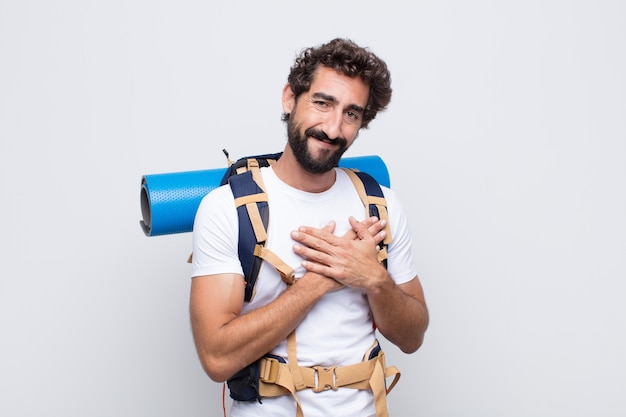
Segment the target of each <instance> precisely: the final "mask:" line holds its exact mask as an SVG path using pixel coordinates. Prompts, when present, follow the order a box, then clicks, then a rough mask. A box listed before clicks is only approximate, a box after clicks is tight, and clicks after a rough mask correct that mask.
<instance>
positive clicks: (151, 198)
mask: <svg viewBox="0 0 626 417" xmlns="http://www.w3.org/2000/svg"><path fill="white" fill-rule="evenodd" d="M339 166H341V167H345V168H353V169H357V170H359V171H364V172H367V173H368V174H370V175H372V176H373V177H374V178H376V180H377V181H378V182H379V183H380V184H382V185H384V186H387V187H389V186H390V181H389V172H388V171H387V166H386V165H385V162H384V161H383V160H382V158H380V157H379V156H376V155H368V156H357V157H349V158H342V159H341V161H340V162H339ZM225 173H226V168H219V169H207V170H201V171H186V172H172V173H164V174H150V175H144V176H143V177H142V179H141V194H140V203H141V214H142V220H140V221H139V223H140V224H141V228H142V229H143V231H144V233H145V234H146V236H159V235H167V234H174V233H186V232H190V231H191V230H192V229H193V222H194V218H195V216H196V211H197V210H198V205H200V201H201V200H202V198H203V197H204V196H205V195H206V194H208V193H209V192H210V191H211V190H212V189H214V188H216V187H219V185H220V182H221V180H222V177H223V176H224V174H225Z"/></svg>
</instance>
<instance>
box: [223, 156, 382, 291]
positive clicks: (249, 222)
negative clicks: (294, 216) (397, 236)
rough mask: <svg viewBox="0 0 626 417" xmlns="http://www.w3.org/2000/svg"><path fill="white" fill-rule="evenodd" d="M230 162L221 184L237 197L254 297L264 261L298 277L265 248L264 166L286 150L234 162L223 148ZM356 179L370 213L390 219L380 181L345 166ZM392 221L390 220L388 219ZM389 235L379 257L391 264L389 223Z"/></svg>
mask: <svg viewBox="0 0 626 417" xmlns="http://www.w3.org/2000/svg"><path fill="white" fill-rule="evenodd" d="M223 152H224V154H225V155H226V157H227V159H228V161H229V163H230V166H229V167H228V169H227V170H226V172H225V173H224V176H223V177H222V180H221V184H220V185H225V184H229V185H230V188H231V190H232V193H233V196H234V198H235V205H236V207H237V215H238V218H239V240H238V242H239V243H238V253H239V259H240V261H241V266H242V269H243V272H244V279H245V282H246V289H245V296H244V301H246V302H249V301H251V300H252V299H253V298H254V289H255V284H256V280H257V276H258V274H259V270H260V268H261V264H262V263H263V261H264V260H265V261H267V262H269V263H270V264H271V265H272V266H274V268H276V270H277V271H278V272H279V274H280V276H281V278H282V280H283V281H285V282H286V283H287V284H288V285H291V284H292V283H293V282H294V280H295V278H294V276H293V268H291V267H290V266H289V265H287V264H285V263H284V262H283V261H282V260H281V259H280V258H279V257H278V256H277V255H275V254H274V253H273V252H271V251H270V250H269V249H267V248H265V243H266V241H267V226H268V222H269V206H268V198H267V194H266V193H265V187H264V184H263V180H262V178H261V173H260V168H262V167H267V166H271V165H272V164H274V162H276V161H277V160H278V159H279V158H280V157H281V155H282V152H279V153H273V154H264V155H256V156H248V157H243V158H239V159H238V160H237V161H235V162H234V163H233V162H231V161H230V159H229V158H228V152H226V150H224V151H223ZM342 169H343V170H344V171H345V172H346V173H347V174H348V175H349V177H350V179H351V180H352V182H353V184H354V186H355V188H356V190H357V192H358V193H359V196H360V197H361V201H362V202H363V205H364V207H365V208H366V213H367V214H368V215H369V216H376V217H378V218H379V219H385V220H388V216H387V205H386V201H385V197H384V195H383V191H382V189H381V187H380V184H379V183H378V181H376V180H375V179H374V177H372V176H371V175H369V174H367V173H365V172H362V171H357V170H354V169H350V168H342ZM387 223H389V222H387ZM386 230H387V237H386V238H385V239H384V240H383V241H382V242H381V243H380V244H379V249H380V250H379V252H378V260H379V261H380V262H381V263H382V264H383V266H385V267H387V246H388V245H389V243H391V233H390V231H389V225H388V224H387V226H386Z"/></svg>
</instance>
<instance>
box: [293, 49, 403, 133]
mask: <svg viewBox="0 0 626 417" xmlns="http://www.w3.org/2000/svg"><path fill="white" fill-rule="evenodd" d="M321 65H323V66H325V67H328V68H332V69H335V70H337V71H338V72H340V73H341V74H343V75H347V76H348V77H360V78H361V80H363V81H364V82H365V83H366V84H367V85H369V87H370V91H369V98H368V101H367V105H366V107H365V112H364V113H363V120H362V124H361V128H365V129H366V128H367V127H368V124H369V122H371V121H372V120H373V119H374V118H375V117H376V114H378V112H379V111H382V110H384V109H385V108H386V107H387V105H388V104H389V102H390V101H391V91H392V90H391V74H390V73H389V70H388V69H387V64H386V63H385V61H383V60H382V59H380V58H378V57H377V56H376V55H374V53H373V52H371V51H370V50H369V49H368V48H364V47H361V46H359V45H357V44H356V43H354V42H353V41H351V40H350V39H341V38H337V39H333V40H332V41H330V42H328V43H325V44H322V45H319V46H317V47H310V48H305V49H303V50H302V51H301V52H300V54H299V56H298V57H297V58H296V60H295V62H294V64H293V66H292V67H291V71H290V72H289V77H288V78H287V80H288V82H289V85H290V86H291V90H292V91H293V93H294V94H295V97H296V99H297V98H298V97H299V96H300V95H301V94H302V93H305V92H307V91H309V89H310V88H311V84H312V82H313V76H314V74H315V70H316V69H317V68H318V67H319V66H321ZM282 120H283V121H287V120H289V115H288V114H283V116H282Z"/></svg>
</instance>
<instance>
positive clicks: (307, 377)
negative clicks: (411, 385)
mask: <svg viewBox="0 0 626 417" xmlns="http://www.w3.org/2000/svg"><path fill="white" fill-rule="evenodd" d="M287 344H288V345H289V339H288V342H287ZM288 351H289V348H288ZM294 368H298V371H299V372H300V373H301V375H302V379H303V382H304V388H300V389H296V384H295V382H294V378H293V374H294V371H293V369H294ZM260 375H261V376H260V380H259V394H260V395H261V397H276V396H280V395H287V394H291V395H292V397H294V398H295V400H296V407H297V411H296V415H297V417H302V414H301V412H302V407H301V404H300V401H299V400H298V396H297V394H296V392H297V391H301V390H302V389H307V388H310V389H312V390H313V391H314V392H322V391H326V390H329V389H332V390H337V389H338V388H339V387H343V388H353V389H370V390H372V393H373V395H374V403H375V407H376V417H388V416H389V411H388V409H387V394H388V393H389V392H391V390H392V389H393V387H394V386H395V385H396V383H397V382H398V380H399V379H400V371H399V370H398V368H396V367H395V366H390V367H387V366H386V364H385V355H384V353H383V352H382V351H380V352H379V353H378V356H377V357H375V358H372V359H370V360H368V361H365V362H359V363H355V364H352V365H348V366H341V367H335V366H332V367H322V366H314V367H310V368H309V367H301V366H297V367H294V366H290V365H289V364H286V363H281V362H279V361H278V360H276V359H273V358H263V359H262V360H261V373H260ZM392 376H393V377H394V379H393V381H392V382H391V384H390V385H389V388H386V379H387V378H390V377H392Z"/></svg>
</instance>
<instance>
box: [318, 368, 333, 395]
mask: <svg viewBox="0 0 626 417" xmlns="http://www.w3.org/2000/svg"><path fill="white" fill-rule="evenodd" d="M335 368H336V367H335V366H331V367H329V368H326V367H323V366H314V367H313V369H314V370H315V387H313V388H312V390H313V392H322V391H327V390H329V389H332V390H333V391H337V375H336V374H335Z"/></svg>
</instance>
